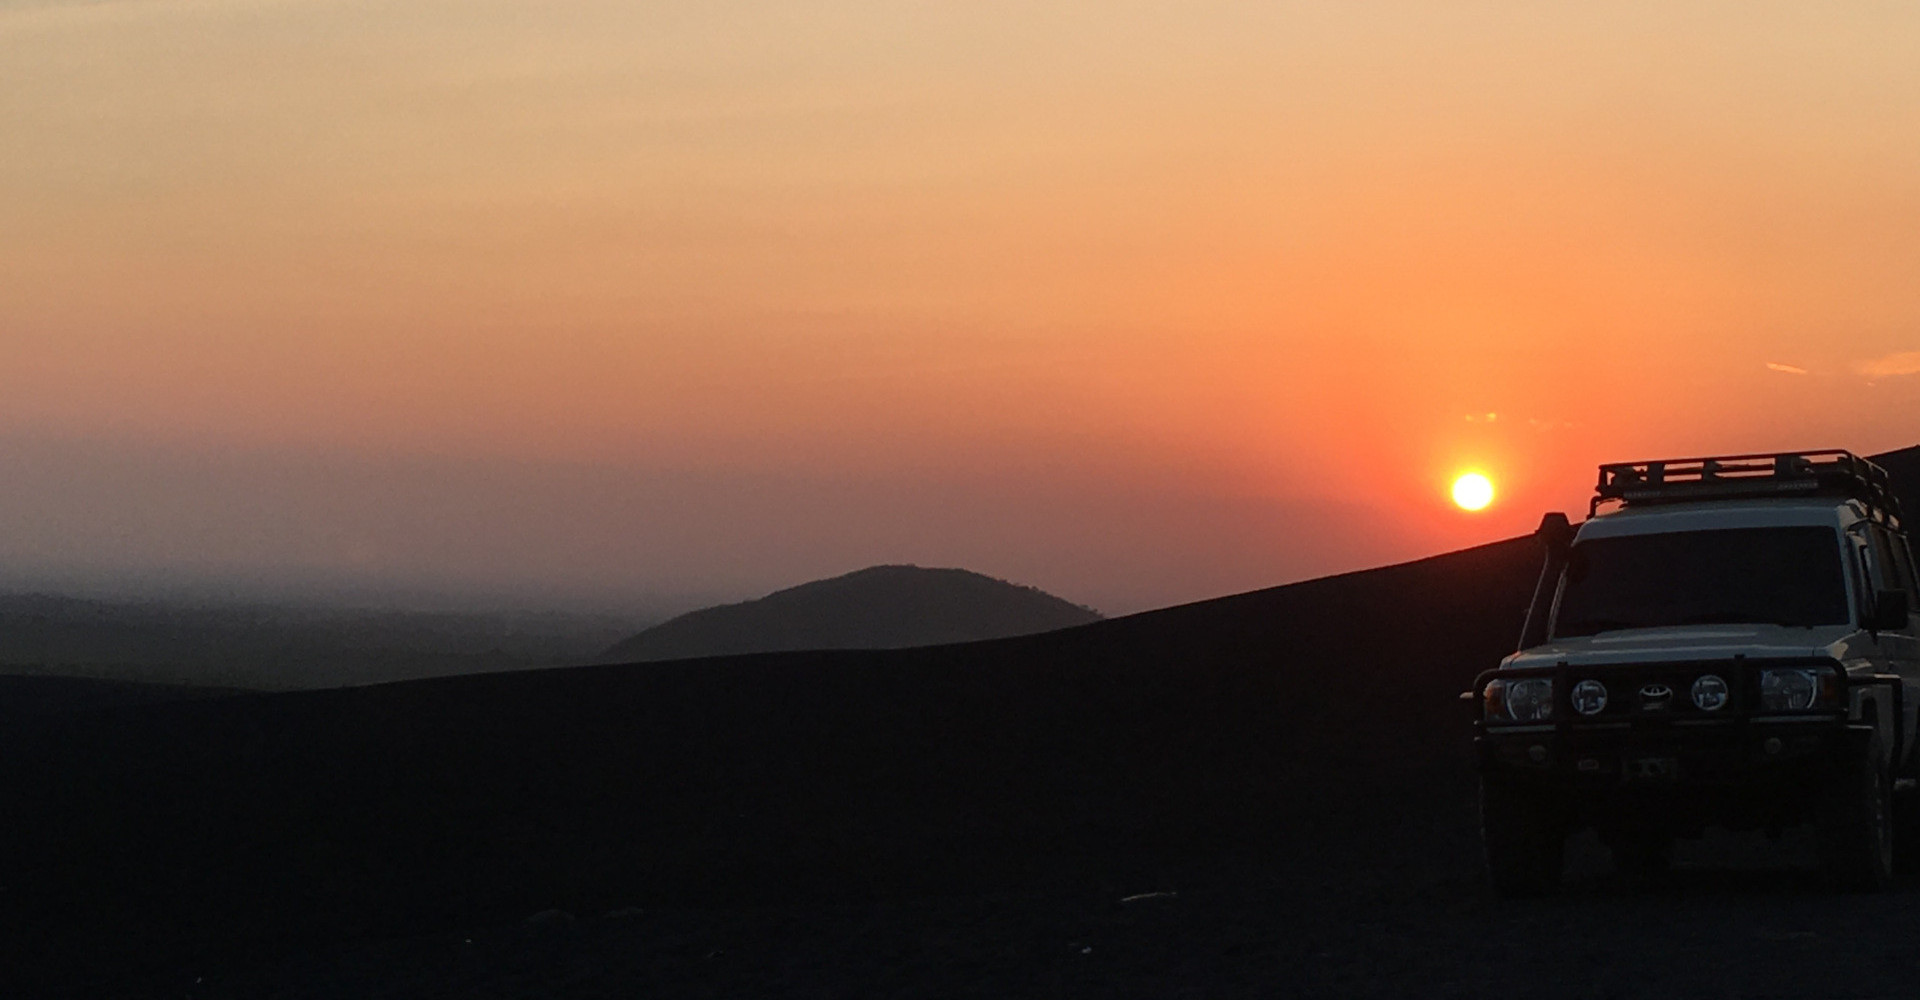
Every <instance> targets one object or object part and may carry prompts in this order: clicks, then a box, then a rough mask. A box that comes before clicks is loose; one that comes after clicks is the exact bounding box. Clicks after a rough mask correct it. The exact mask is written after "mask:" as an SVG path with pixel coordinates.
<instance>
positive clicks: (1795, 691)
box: [1760, 667, 1838, 712]
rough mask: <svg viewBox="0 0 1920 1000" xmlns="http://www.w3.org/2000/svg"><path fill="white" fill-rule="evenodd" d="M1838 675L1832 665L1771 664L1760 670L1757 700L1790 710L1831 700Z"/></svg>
mask: <svg viewBox="0 0 1920 1000" xmlns="http://www.w3.org/2000/svg"><path fill="white" fill-rule="evenodd" d="M1837 689H1838V675H1837V674H1836V673H1835V672H1834V669H1833V668H1832V667H1774V668H1772V669H1769V670H1762V671H1760V704H1761V705H1763V706H1765V707H1766V709H1767V711H1769V712H1791V711H1797V710H1799V709H1803V708H1814V707H1816V706H1820V705H1831V704H1833V703H1834V701H1835V700H1836V699H1835V692H1836V690H1837Z"/></svg>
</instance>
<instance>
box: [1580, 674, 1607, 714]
mask: <svg viewBox="0 0 1920 1000" xmlns="http://www.w3.org/2000/svg"><path fill="white" fill-rule="evenodd" d="M1606 707H1607V686H1606V685H1605V684H1602V683H1600V682H1599V681H1596V680H1594V679H1592V678H1588V679H1586V680H1584V681H1581V682H1580V683H1578V684H1575V685H1574V686H1573V710H1574V711H1576V712H1579V713H1580V714H1581V715H1599V714H1600V712H1601V711H1602V710H1603V709H1605V708H1606Z"/></svg>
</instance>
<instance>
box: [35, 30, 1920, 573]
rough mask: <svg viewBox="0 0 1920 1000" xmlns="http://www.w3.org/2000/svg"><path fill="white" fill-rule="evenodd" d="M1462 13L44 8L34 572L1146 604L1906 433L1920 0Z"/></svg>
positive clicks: (1430, 547) (1454, 541)
mask: <svg viewBox="0 0 1920 1000" xmlns="http://www.w3.org/2000/svg"><path fill="white" fill-rule="evenodd" d="M1200 6H1204V8H1205V9H1204V10H1201V11H1196V10H1194V9H1190V8H1195V7H1200ZM1468 6H1469V5H1464V4H1453V3H1425V4H1389V3H1376V4H1364V5H1361V4H1350V3H1320V4H1286V3H1271V2H1269V3H1260V4H1253V3H1248V4H1208V5H1191V4H1189V5H1147V4H1131V3H1113V2H1102V3H1091V2H1089V3H1070V4H1060V5H1052V6H1050V7H1049V8H1048V9H1046V10H1044V11H1040V10H1035V9H1033V5H1026V4H964V5H963V4H944V5H926V4H901V3H850V2H835V0H822V2H820V3H816V4H808V5H794V4H771V3H769V4H735V3H724V2H702V3H686V4H630V3H615V2H598V0H588V2H580V3H568V4H560V5H551V4H536V3H529V2H493V0H478V2H476V0H463V2H460V3H453V2H410V3H406V4H383V3H372V2H344V0H342V2H331V0H277V2H276V0H120V2H114V0H107V2H73V3H62V2H57V0H56V2H41V0H25V2H20V0H12V2H7V0H0V450H3V451H4V455H0V457H4V458H6V459H7V460H8V461H9V462H10V463H11V467H12V468H13V469H14V470H16V471H15V472H14V473H13V474H10V475H9V477H8V478H9V479H10V480H12V482H10V483H9V484H8V486H7V487H5V488H4V490H0V520H3V521H4V523H6V524H8V525H10V526H12V527H11V529H10V531H9V532H8V537H5V538H0V563H4V564H6V565H7V566H8V567H10V569H9V572H11V573H12V574H13V579H14V580H15V582H16V583H17V584H21V585H25V584H30V583H33V582H34V580H35V579H38V578H45V579H81V578H85V579H89V580H95V581H111V580H114V579H121V578H124V579H136V578H137V579H140V580H147V581H160V582H162V583H164V582H166V581H169V580H178V581H193V580H214V579H235V580H242V581H255V582H260V583H261V584H262V585H265V584H266V583H269V582H273V581H279V582H281V583H285V582H286V581H289V580H303V579H305V580H313V579H327V580H360V579H366V580H373V581H388V582H395V583H405V584H406V585H408V586H419V587H426V588H433V587H440V588H443V589H444V588H452V589H462V588H464V589H469V590H484V591H489V592H500V593H507V592H515V593H522V594H531V595H534V596H536V597H537V596H540V595H547V596H551V597H554V598H556V599H557V598H558V597H561V596H565V597H567V598H568V599H570V600H572V599H590V598H591V599H600V600H605V601H612V602H617V601H619V600H626V599H630V598H632V599H637V598H635V597H634V595H673V594H683V595H684V594H696V593H697V594H702V595H719V596H736V597H737V596H748V595H750V594H754V593H759V592H764V591H766V590H769V589H772V588H774V587H777V586H783V585H787V584H791V583H795V582H799V581H801V580H804V579H808V578H811V577H816V576H821V575H827V574H830V573H837V572H843V571H846V570H850V569H853V568H857V567H858V566H861V565H866V564H868V563H872V562H882V561H913V562H919V563H922V564H933V565H962V566H967V567H969V568H973V569H977V570H980V571H983V572H988V573H992V574H994V575H999V576H1006V577H1010V578H1013V579H1017V580H1020V581H1022V582H1027V583H1033V584H1036V585H1039V586H1042V587H1046V588H1048V589H1050V590H1053V591H1055V592H1058V593H1060V594H1062V595H1063V596H1066V597H1069V598H1071V599H1075V600H1080V601H1085V602H1089V603H1093V604H1095V605H1097V606H1099V607H1101V608H1102V609H1103V610H1107V611H1127V610H1135V609H1139V608H1143V607H1149V606H1154V605H1159V604H1166V603H1172V602H1175V601H1180V600H1188V599H1194V598H1199V597H1206V596H1213V595H1216V594H1221V593H1228V592H1232V591H1235V590H1240V589H1248V588H1251V587H1257V586H1263V585H1268V584H1273V583H1279V582H1285V581H1287V580H1293V579H1299V578H1302V577H1304V576H1309V575H1315V574H1319V573H1324V572H1333V571H1339V570H1345V569H1352V568H1358V567H1360V566H1365V565H1370V564H1373V563H1376V562H1379V561H1382V560H1387V559H1396V558H1408V557H1413V556H1417V555H1423V554H1428V553H1431V552H1435V551H1440V550H1442V549H1445V548H1449V547H1455V546H1458V545H1462V544H1468V543H1471V542H1476V541H1482V540H1489V539H1493V538H1497V537H1501V536H1504V535H1507V534H1512V533H1517V532H1520V531H1524V530H1527V529H1528V528H1530V527H1531V525H1532V524H1533V523H1534V522H1535V521H1536V520H1537V518H1538V515H1539V513H1540V511H1541V510H1542V509H1544V508H1546V507H1549V506H1552V507H1559V508H1568V509H1577V508H1579V507H1581V506H1582V505H1583V503H1584V496H1585V493H1586V491H1587V489H1588V488H1589V487H1590V485H1591V479H1592V466H1593V465H1594V464H1595V463H1596V462H1598V461H1602V460H1619V459H1626V458H1639V457H1655V456H1661V455H1676V454H1693V453H1700V452H1710V451H1728V450H1747V449H1760V450H1766V449H1775V448H1783V447H1807V446H1832V445H1839V446H1846V447H1852V448H1855V449H1857V450H1862V451H1874V450H1880V449H1886V448H1893V447H1900V446H1904V445H1907V444H1912V443H1916V442H1920V417H1917V416H1916V415H1920V295H1917V294H1916V285H1915V278H1914V276H1915V275H1916V274H1920V58H1916V53H1920V8H1915V7H1913V6H1911V5H1904V4H1850V5H1807V4H1786V3H1778V4H1773V3H1756V2H1741V3H1722V4H1676V3H1618V4H1606V5H1573V4H1564V5H1562V4H1538V3H1529V4H1521V3H1514V4H1490V5H1472V9H1471V10H1469V9H1467V8H1468ZM1469 466H1473V467H1479V468H1482V469H1484V470H1485V471H1486V472H1488V473H1489V474H1490V475H1492V477H1493V478H1494V480H1495V482H1496V483H1497V484H1498V485H1499V487H1500V489H1501V495H1500V497H1499V499H1498V500H1497V501H1496V503H1495V504H1494V506H1493V508H1491V509H1490V510H1489V511H1487V512H1484V513H1481V514H1476V515H1466V514H1462V513H1460V512H1457V511H1453V510H1452V509H1450V508H1449V507H1448V506H1447V505H1446V492H1445V487H1446V483H1447V481H1448V480H1449V479H1450V478H1451V476H1452V474H1454V473H1455V472H1457V471H1459V470H1461V469H1463V468H1465V467H1469ZM36 574H38V575H39V576H38V577H36ZM0 582H5V581H4V580H0Z"/></svg>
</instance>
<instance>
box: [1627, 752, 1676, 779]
mask: <svg viewBox="0 0 1920 1000" xmlns="http://www.w3.org/2000/svg"><path fill="white" fill-rule="evenodd" d="M1626 774H1627V780H1629V781H1672V780H1673V779H1675V778H1677V777H1679V776H1680V762H1679V761H1678V760H1676V759H1674V758H1672V757H1635V758H1633V759H1631V760H1629V761H1627V767H1626Z"/></svg>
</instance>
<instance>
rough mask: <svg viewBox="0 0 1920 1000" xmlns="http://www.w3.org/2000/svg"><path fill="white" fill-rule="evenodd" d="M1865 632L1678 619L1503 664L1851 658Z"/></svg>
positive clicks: (1528, 653)
mask: <svg viewBox="0 0 1920 1000" xmlns="http://www.w3.org/2000/svg"><path fill="white" fill-rule="evenodd" d="M1865 640H1866V635H1865V633H1862V632H1860V631H1859V630H1857V629H1855V628H1854V627H1853V626H1851V625H1831V626H1825V627H1821V628H1811V629H1807V628H1789V627H1786V626H1783V625H1677V626H1671V627H1667V628H1634V629H1620V630H1617V631H1613V632H1602V633H1600V634H1599V635H1584V636H1580V637H1578V638H1572V639H1556V640H1554V641H1552V642H1549V643H1546V644H1544V645H1539V646H1535V647H1533V648H1531V649H1523V650H1521V651H1520V652H1518V653H1515V654H1513V655H1512V656H1509V657H1507V658H1506V659H1505V660H1503V661H1501V664H1500V665H1501V666H1503V667H1550V666H1553V665H1554V664H1556V663H1559V662H1561V661H1566V662H1568V663H1578V664H1589V665H1605V664H1610V663H1623V664H1624V663H1661V662H1678V661H1687V660H1718V659H1732V658H1733V657H1735V656H1745V657H1747V658H1748V659H1755V660H1760V659H1786V658H1792V657H1813V656H1817V657H1828V658H1831V659H1834V660H1839V661H1842V662H1845V661H1847V660H1850V659H1853V658H1854V657H1855V656H1856V655H1862V654H1856V653H1855V651H1854V650H1855V646H1856V645H1857V644H1858V643H1860V642H1862V641H1865Z"/></svg>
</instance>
